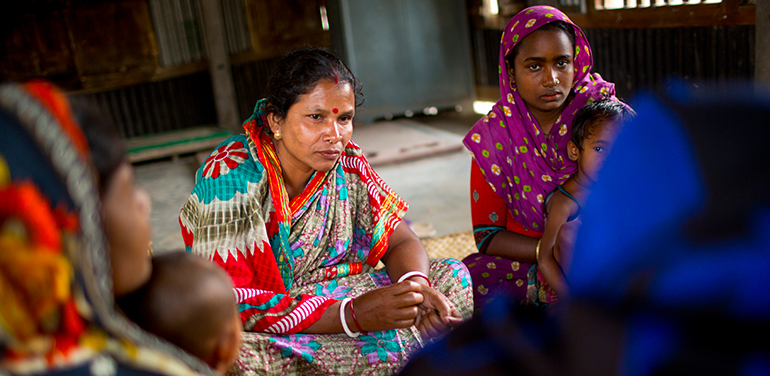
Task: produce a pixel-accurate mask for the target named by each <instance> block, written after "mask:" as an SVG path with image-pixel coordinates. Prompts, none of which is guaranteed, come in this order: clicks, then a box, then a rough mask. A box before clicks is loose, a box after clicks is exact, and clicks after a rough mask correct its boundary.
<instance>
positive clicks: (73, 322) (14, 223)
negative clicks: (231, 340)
mask: <svg viewBox="0 0 770 376" xmlns="http://www.w3.org/2000/svg"><path fill="white" fill-rule="evenodd" d="M0 133H1V134H2V135H3V136H2V137H0V374H5V372H9V373H10V374H14V375H31V374H34V375H42V374H47V375H56V374H62V375H63V374H66V375H91V374H94V375H100V376H102V375H103V376H112V375H129V374H130V375H158V374H168V375H198V374H205V375H213V374H214V372H213V370H211V369H210V368H209V367H208V366H207V365H205V364H204V363H203V362H202V361H200V360H198V359H197V358H194V357H192V356H191V355H189V354H187V353H185V352H183V351H182V350H180V349H178V348H177V347H175V346H172V345H170V344H168V343H167V342H165V341H163V340H161V339H159V338H158V337H155V336H154V335H151V334H149V333H147V332H145V331H143V330H142V329H140V328H139V327H138V326H136V325H135V324H133V323H132V322H130V321H128V320H127V319H126V318H125V316H123V315H122V314H120V313H119V312H116V311H115V310H114V309H113V307H114V305H113V303H114V297H113V294H112V278H111V267H110V258H109V245H108V242H107V239H106V237H105V234H104V231H103V227H102V226H103V224H102V221H101V214H100V213H101V211H100V210H99V209H100V203H99V193H98V188H97V183H96V178H95V171H94V168H93V164H92V163H91V155H90V150H89V147H88V144H87V142H86V138H85V136H84V134H83V133H82V131H81V129H80V127H79V125H78V124H77V121H76V120H75V119H74V117H73V116H72V111H71V109H70V105H69V102H68V101H67V99H66V96H65V95H64V94H63V93H62V92H61V91H59V90H58V89H57V88H55V87H54V86H53V85H51V84H50V83H47V82H44V81H34V82H29V83H26V84H4V85H2V86H0Z"/></svg>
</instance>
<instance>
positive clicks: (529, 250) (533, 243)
mask: <svg viewBox="0 0 770 376" xmlns="http://www.w3.org/2000/svg"><path fill="white" fill-rule="evenodd" d="M537 240H538V239H537V238H531V237H529V236H526V235H521V234H517V233H515V232H512V231H508V230H500V231H499V232H498V233H497V234H495V235H494V237H493V238H492V240H491V241H490V242H489V245H488V246H487V250H486V254H487V255H489V256H502V257H505V258H508V259H511V260H516V261H519V262H524V263H528V264H534V263H536V262H537V257H536V256H535V248H536V247H537Z"/></svg>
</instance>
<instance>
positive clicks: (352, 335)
mask: <svg viewBox="0 0 770 376" xmlns="http://www.w3.org/2000/svg"><path fill="white" fill-rule="evenodd" d="M351 300H352V298H345V299H342V303H340V322H341V323H342V329H343V330H344V331H345V334H347V335H348V337H350V338H356V337H358V336H359V335H360V334H361V333H358V332H355V333H353V331H351V330H350V328H349V327H348V322H347V320H345V306H346V305H347V304H348V303H350V301H351Z"/></svg>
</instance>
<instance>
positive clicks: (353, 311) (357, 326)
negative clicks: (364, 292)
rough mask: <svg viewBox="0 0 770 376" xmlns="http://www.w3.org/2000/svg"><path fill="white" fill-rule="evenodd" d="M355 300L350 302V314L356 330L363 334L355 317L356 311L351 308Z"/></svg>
mask: <svg viewBox="0 0 770 376" xmlns="http://www.w3.org/2000/svg"><path fill="white" fill-rule="evenodd" d="M355 301H356V300H355V299H351V300H350V314H351V315H352V316H353V323H354V324H356V328H358V331H359V332H363V331H364V329H362V328H361V324H359V323H358V318H357V317H356V309H355V307H354V306H353V303H355Z"/></svg>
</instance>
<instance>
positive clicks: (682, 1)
mask: <svg viewBox="0 0 770 376" xmlns="http://www.w3.org/2000/svg"><path fill="white" fill-rule="evenodd" d="M560 1H562V2H569V3H574V2H576V1H578V0H560ZM593 1H594V8H595V9H596V10H601V9H623V8H626V9H634V8H648V7H665V6H680V5H682V6H686V5H698V4H718V3H721V2H722V0H593Z"/></svg>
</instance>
